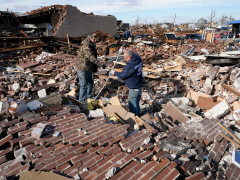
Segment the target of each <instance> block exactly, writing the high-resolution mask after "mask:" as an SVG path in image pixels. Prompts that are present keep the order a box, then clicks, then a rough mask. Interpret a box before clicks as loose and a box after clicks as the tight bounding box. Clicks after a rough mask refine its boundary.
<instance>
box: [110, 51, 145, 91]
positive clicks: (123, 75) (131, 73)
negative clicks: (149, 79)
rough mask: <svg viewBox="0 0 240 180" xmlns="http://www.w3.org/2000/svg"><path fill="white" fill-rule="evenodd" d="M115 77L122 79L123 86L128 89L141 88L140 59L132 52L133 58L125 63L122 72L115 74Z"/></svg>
mask: <svg viewBox="0 0 240 180" xmlns="http://www.w3.org/2000/svg"><path fill="white" fill-rule="evenodd" d="M114 75H115V76H117V77H118V78H119V79H124V80H125V84H126V86H127V87H128V88H130V89H138V88H141V87H142V84H143V77H142V59H141V57H140V56H139V55H138V54H137V53H134V52H133V57H132V59H131V60H130V61H128V62H127V64H126V66H125V67H124V69H123V71H122V72H115V73H114Z"/></svg>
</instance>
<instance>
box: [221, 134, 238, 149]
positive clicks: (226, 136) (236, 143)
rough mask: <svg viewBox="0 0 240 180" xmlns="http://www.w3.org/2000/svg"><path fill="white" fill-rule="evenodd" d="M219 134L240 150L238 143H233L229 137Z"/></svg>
mask: <svg viewBox="0 0 240 180" xmlns="http://www.w3.org/2000/svg"><path fill="white" fill-rule="evenodd" d="M219 134H220V135H221V136H222V137H224V138H226V139H227V140H229V141H230V142H231V143H233V144H235V145H236V146H237V147H239V148H240V145H239V144H238V143H236V142H235V141H233V140H232V139H230V138H229V137H227V136H225V135H224V134H223V133H221V132H219Z"/></svg>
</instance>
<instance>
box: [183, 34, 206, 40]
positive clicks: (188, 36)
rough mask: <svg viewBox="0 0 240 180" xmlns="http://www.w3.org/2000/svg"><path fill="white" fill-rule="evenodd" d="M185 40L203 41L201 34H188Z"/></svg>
mask: <svg viewBox="0 0 240 180" xmlns="http://www.w3.org/2000/svg"><path fill="white" fill-rule="evenodd" d="M184 39H202V35H200V34H186V36H185V38H184Z"/></svg>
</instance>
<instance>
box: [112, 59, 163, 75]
mask: <svg viewBox="0 0 240 180" xmlns="http://www.w3.org/2000/svg"><path fill="white" fill-rule="evenodd" d="M113 62H114V63H116V64H121V65H123V66H125V65H126V63H123V62H117V61H113ZM142 70H143V71H150V72H154V73H161V72H160V71H156V70H154V69H148V68H144V67H143V68H142Z"/></svg>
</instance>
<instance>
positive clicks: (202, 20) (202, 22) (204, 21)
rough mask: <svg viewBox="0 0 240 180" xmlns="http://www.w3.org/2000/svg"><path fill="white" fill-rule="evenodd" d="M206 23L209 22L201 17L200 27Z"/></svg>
mask: <svg viewBox="0 0 240 180" xmlns="http://www.w3.org/2000/svg"><path fill="white" fill-rule="evenodd" d="M205 24H207V20H206V19H203V18H201V19H199V20H198V27H204V25H205Z"/></svg>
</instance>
